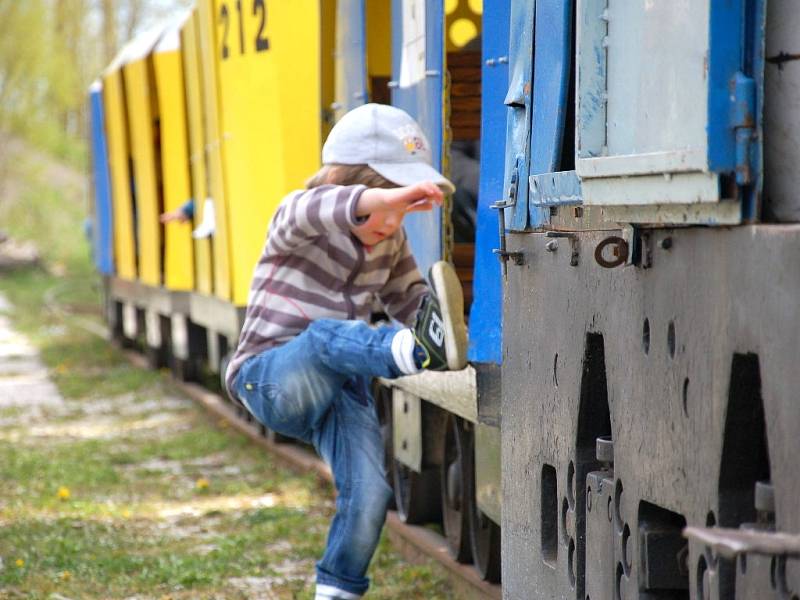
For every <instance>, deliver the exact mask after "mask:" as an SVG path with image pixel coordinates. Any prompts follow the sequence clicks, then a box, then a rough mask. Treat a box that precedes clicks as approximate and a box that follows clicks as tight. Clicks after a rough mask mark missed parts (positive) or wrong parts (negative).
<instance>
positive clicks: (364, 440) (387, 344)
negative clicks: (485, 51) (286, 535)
mask: <svg viewBox="0 0 800 600" xmlns="http://www.w3.org/2000/svg"><path fill="white" fill-rule="evenodd" d="M322 158H323V163H324V166H323V168H322V169H321V170H320V171H319V172H318V173H317V174H316V175H315V176H314V177H312V179H311V180H310V181H309V182H308V183H307V189H306V190H303V191H300V192H294V193H292V194H290V195H289V196H287V198H286V199H284V201H283V202H282V203H281V205H280V206H279V207H278V210H277V211H276V213H275V216H274V217H273V219H272V223H271V225H270V230H269V237H268V239H267V243H266V246H265V248H264V252H263V255H262V256H261V259H260V260H259V262H258V265H257V266H256V269H255V273H254V276H253V282H252V285H251V289H250V297H249V299H248V306H247V314H246V318H245V322H244V326H243V328H242V332H241V336H240V338H239V346H238V348H237V350H236V353H235V354H234V356H233V358H232V359H231V362H230V364H229V366H228V368H227V370H226V387H227V388H228V391H229V393H230V394H231V396H232V397H233V398H237V399H238V400H240V401H241V402H242V403H243V404H244V406H245V407H246V408H247V409H248V410H249V411H250V412H251V413H252V414H253V415H254V416H255V417H256V418H257V419H258V420H259V421H260V422H261V423H263V424H265V425H266V426H267V427H269V428H270V429H273V430H274V431H277V432H279V433H281V434H283V435H287V436H291V437H294V438H297V439H300V440H303V441H305V442H307V443H311V444H313V445H314V447H315V448H316V450H317V452H319V454H320V455H321V456H322V457H323V458H324V459H325V461H326V462H327V463H328V464H329V465H330V467H331V470H332V472H333V477H334V483H335V485H336V489H337V492H338V495H337V499H336V515H335V516H334V518H333V522H332V524H331V528H330V532H329V535H328V541H327V547H326V549H325V553H324V555H323V557H322V559H321V560H320V561H319V562H318V563H317V587H316V598H317V599H330V598H344V599H352V598H359V597H360V596H361V595H362V594H364V592H366V590H367V587H368V586H369V579H367V578H366V577H365V574H366V571H367V566H368V565H369V561H370V559H371V558H372V554H373V552H374V551H375V547H376V545H377V543H378V539H379V537H380V532H381V528H382V527H383V522H384V520H385V517H386V505H387V502H388V501H389V498H390V496H391V489H390V488H389V486H388V484H387V483H386V481H385V476H384V469H383V441H382V439H381V432H380V426H379V424H378V419H377V415H376V411H375V405H374V401H373V399H372V397H371V395H370V392H369V386H370V380H371V379H372V378H373V377H389V378H394V377H398V376H401V375H410V374H414V373H418V372H420V371H421V370H422V369H423V368H427V369H439V370H443V369H448V368H449V369H461V368H463V367H464V366H465V364H466V328H465V326H464V320H463V299H462V297H461V287H460V284H459V282H458V279H457V277H456V275H455V273H454V272H453V270H452V268H451V267H450V266H449V265H447V264H446V263H443V262H439V263H436V264H435V265H434V266H433V267H432V268H431V273H430V278H431V285H432V287H433V290H432V291H429V290H428V287H427V286H426V285H425V283H424V281H423V279H422V277H421V276H420V274H419V271H418V270H417V266H416V263H415V262H414V257H413V256H412V254H411V251H410V249H409V247H408V243H407V241H406V237H405V233H404V231H403V229H402V221H403V216H404V215H405V214H406V213H407V212H412V211H418V210H430V209H431V208H432V206H433V205H434V204H437V205H440V204H441V202H442V189H444V190H446V191H448V192H452V191H453V185H452V184H451V183H450V182H449V181H448V180H447V179H445V178H444V177H442V175H441V174H439V173H438V172H437V171H436V170H435V169H434V168H433V167H432V166H431V152H430V149H429V147H428V143H427V140H426V139H425V136H424V135H423V134H422V132H421V131H420V129H419V126H418V125H417V124H416V122H415V121H414V120H413V119H412V118H411V117H410V116H409V115H407V114H406V113H405V112H403V111H402V110H400V109H397V108H394V107H391V106H386V105H379V104H367V105H364V106H361V107H359V108H356V109H355V110H353V111H351V112H349V113H348V114H347V115H345V116H344V117H343V118H342V119H341V120H340V121H339V123H337V125H336V126H335V127H334V128H333V130H332V131H331V133H330V135H329V137H328V140H327V141H326V143H325V146H324V147H323V150H322ZM440 188H441V189H440ZM374 297H377V299H378V300H380V302H381V303H382V305H383V307H384V310H385V311H386V312H387V314H389V315H390V316H391V317H392V318H393V319H395V320H396V321H397V322H399V323H404V324H408V325H411V324H414V323H416V324H415V325H414V328H413V329H411V328H408V327H403V326H395V325H382V326H380V327H371V326H370V325H368V321H369V318H370V313H371V307H372V305H373V298H374ZM415 316H416V321H415Z"/></svg>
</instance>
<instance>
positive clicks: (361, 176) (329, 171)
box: [306, 164, 398, 190]
mask: <svg viewBox="0 0 800 600" xmlns="http://www.w3.org/2000/svg"><path fill="white" fill-rule="evenodd" d="M359 183H360V184H361V185H365V186H367V187H371V188H396V187H398V185H397V184H396V183H393V182H391V181H389V180H388V179H386V178H385V177H383V176H382V175H379V174H378V173H377V172H376V171H374V170H373V169H372V168H371V167H369V166H368V165H339V164H331V165H323V166H322V168H321V169H320V170H319V171H317V172H316V173H315V174H314V175H312V176H311V177H310V178H309V179H308V181H306V189H309V190H310V189H311V188H315V187H319V186H321V185H325V184H334V185H356V184H359Z"/></svg>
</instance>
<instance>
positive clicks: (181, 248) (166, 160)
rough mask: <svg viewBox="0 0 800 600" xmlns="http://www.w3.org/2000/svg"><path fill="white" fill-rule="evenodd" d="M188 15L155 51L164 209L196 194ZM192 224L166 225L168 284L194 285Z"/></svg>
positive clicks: (186, 287) (179, 287)
mask: <svg viewBox="0 0 800 600" xmlns="http://www.w3.org/2000/svg"><path fill="white" fill-rule="evenodd" d="M187 17H188V14H187V15H185V17H183V18H181V19H179V20H176V22H175V23H174V24H173V25H171V26H170V27H168V28H167V30H166V31H165V32H164V34H163V36H162V37H161V40H160V41H159V42H158V44H157V45H156V47H155V49H154V50H153V54H152V62H153V67H154V70H155V82H156V85H157V90H158V94H157V98H158V111H159V115H160V118H159V134H160V135H159V137H160V156H161V165H160V166H161V181H162V184H163V185H162V188H163V210H164V211H172V210H176V209H179V208H180V207H181V206H182V205H183V204H184V203H186V202H187V201H188V200H189V199H190V198H192V190H191V178H190V173H189V144H188V139H187V128H186V99H185V93H184V77H183V61H182V55H181V36H180V28H181V27H182V25H183V23H184V22H185V20H186V18H187ZM191 230H192V228H191V226H190V224H188V223H187V224H184V225H181V224H177V223H176V224H169V225H168V226H166V227H164V231H163V235H164V261H163V264H164V286H165V287H166V288H167V289H168V290H174V291H190V290H192V289H194V279H195V278H194V268H193V267H192V265H193V264H194V248H193V245H192V236H191Z"/></svg>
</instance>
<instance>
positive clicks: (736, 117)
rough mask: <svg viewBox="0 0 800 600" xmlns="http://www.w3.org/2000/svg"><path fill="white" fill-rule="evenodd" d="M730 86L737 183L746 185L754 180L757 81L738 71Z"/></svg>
mask: <svg viewBox="0 0 800 600" xmlns="http://www.w3.org/2000/svg"><path fill="white" fill-rule="evenodd" d="M730 86H731V88H732V92H733V105H732V106H731V115H730V121H731V127H732V128H733V130H734V132H735V134H736V183H737V184H738V185H745V184H748V183H751V182H752V181H753V172H752V167H751V165H750V144H751V142H752V140H753V137H754V136H755V131H756V82H755V81H754V80H753V79H752V78H751V77H747V76H746V75H744V74H743V73H741V72H737V73H736V75H734V76H733V79H732V80H731V83H730Z"/></svg>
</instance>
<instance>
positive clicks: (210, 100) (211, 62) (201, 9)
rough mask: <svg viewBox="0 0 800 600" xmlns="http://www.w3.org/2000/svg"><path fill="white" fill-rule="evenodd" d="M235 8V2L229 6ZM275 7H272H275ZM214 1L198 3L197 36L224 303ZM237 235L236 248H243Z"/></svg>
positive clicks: (227, 252) (214, 243)
mask: <svg viewBox="0 0 800 600" xmlns="http://www.w3.org/2000/svg"><path fill="white" fill-rule="evenodd" d="M229 4H233V2H229ZM281 4H282V3H281ZM271 6H272V5H271ZM216 8H217V7H216V6H215V3H214V2H213V0H198V2H197V10H196V13H195V15H196V17H197V34H198V40H199V47H200V64H201V65H202V75H203V77H202V80H201V84H202V98H203V117H204V122H203V125H204V128H205V134H206V168H207V171H208V191H209V194H210V197H211V199H212V200H213V202H214V213H215V221H216V226H215V230H214V235H213V237H212V239H211V249H212V255H213V260H214V295H216V296H217V297H219V298H222V299H223V300H230V299H231V268H230V264H231V260H230V256H231V248H230V246H229V228H228V210H227V208H228V207H227V195H226V187H225V186H226V180H225V176H224V172H223V160H224V158H223V154H224V152H225V148H224V147H223V143H222V131H221V127H220V108H219V87H218V79H217V70H218V69H219V61H218V60H217V58H218V53H219V49H220V45H219V44H218V42H217V15H218V14H219V13H217V11H216ZM236 85H237V86H239V87H241V88H247V87H249V83H248V82H247V81H246V80H239V81H237V82H236ZM238 238H239V235H238V232H237V236H236V244H235V245H236V246H238V245H239V239H238Z"/></svg>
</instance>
